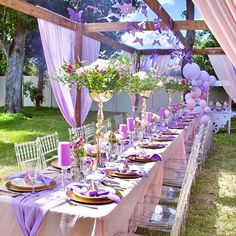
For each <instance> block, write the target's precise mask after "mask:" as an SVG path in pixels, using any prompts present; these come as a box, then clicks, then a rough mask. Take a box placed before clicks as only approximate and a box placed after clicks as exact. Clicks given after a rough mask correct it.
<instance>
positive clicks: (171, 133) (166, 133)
mask: <svg viewBox="0 0 236 236" xmlns="http://www.w3.org/2000/svg"><path fill="white" fill-rule="evenodd" d="M161 134H163V135H178V133H176V132H171V131H162V132H161Z"/></svg>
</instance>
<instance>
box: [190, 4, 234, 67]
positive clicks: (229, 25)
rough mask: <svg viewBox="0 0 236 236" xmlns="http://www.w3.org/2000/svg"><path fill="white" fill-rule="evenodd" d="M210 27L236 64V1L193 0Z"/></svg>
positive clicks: (232, 61)
mask: <svg viewBox="0 0 236 236" xmlns="http://www.w3.org/2000/svg"><path fill="white" fill-rule="evenodd" d="M193 3H194V4H195V6H196V7H197V8H198V10H199V11H200V13H201V16H202V17H203V19H204V20H205V21H206V23H207V25H208V27H209V29H210V30H211V32H212V33H213V34H214V36H215V38H216V39H217V41H218V42H219V44H220V45H221V47H222V49H223V50H224V51H225V53H226V55H227V56H228V58H229V60H230V61H231V63H232V64H233V65H234V66H236V1H235V0H193Z"/></svg>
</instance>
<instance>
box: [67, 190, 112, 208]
mask: <svg viewBox="0 0 236 236" xmlns="http://www.w3.org/2000/svg"><path fill="white" fill-rule="evenodd" d="M66 195H67V197H69V199H70V200H72V201H75V202H81V203H87V204H105V203H112V202H113V201H112V200H111V199H109V198H107V197H87V196H82V195H80V196H79V195H77V194H74V192H73V190H72V189H69V190H68V191H67V192H66Z"/></svg>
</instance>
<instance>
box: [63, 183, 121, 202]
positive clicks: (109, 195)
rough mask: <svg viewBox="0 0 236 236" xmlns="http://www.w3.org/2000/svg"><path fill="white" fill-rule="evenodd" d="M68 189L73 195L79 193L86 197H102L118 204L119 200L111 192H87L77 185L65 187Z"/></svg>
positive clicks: (86, 189) (84, 187)
mask: <svg viewBox="0 0 236 236" xmlns="http://www.w3.org/2000/svg"><path fill="white" fill-rule="evenodd" d="M67 188H68V189H72V190H73V191H74V193H77V194H78V193H79V194H82V195H84V196H87V197H99V196H104V197H107V198H109V199H111V200H112V201H114V202H115V203H117V204H118V203H119V202H120V198H119V197H118V196H117V195H116V194H115V193H113V192H111V191H95V190H88V188H87V187H86V186H84V185H81V184H78V183H72V184H69V185H68V186H67Z"/></svg>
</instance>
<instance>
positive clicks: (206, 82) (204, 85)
mask: <svg viewBox="0 0 236 236" xmlns="http://www.w3.org/2000/svg"><path fill="white" fill-rule="evenodd" d="M202 86H203V88H205V89H206V90H208V89H209V87H210V83H209V82H208V81H204V82H203V85H202Z"/></svg>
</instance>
